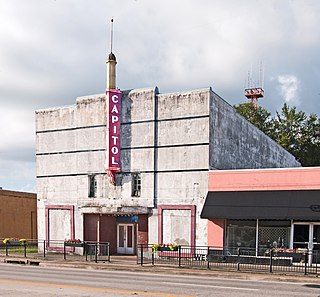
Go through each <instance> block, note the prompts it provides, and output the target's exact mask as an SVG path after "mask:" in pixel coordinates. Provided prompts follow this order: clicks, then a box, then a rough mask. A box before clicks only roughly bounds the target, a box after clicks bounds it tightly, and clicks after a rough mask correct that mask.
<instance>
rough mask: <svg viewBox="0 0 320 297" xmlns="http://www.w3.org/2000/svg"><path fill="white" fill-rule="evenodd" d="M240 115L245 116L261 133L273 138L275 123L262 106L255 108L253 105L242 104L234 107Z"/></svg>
mask: <svg viewBox="0 0 320 297" xmlns="http://www.w3.org/2000/svg"><path fill="white" fill-rule="evenodd" d="M234 108H235V109H236V110H237V112H238V113H240V114H241V115H242V116H244V117H245V118H246V119H247V120H248V121H249V122H251V123H252V124H253V125H255V126H256V127H257V128H259V129H260V130H261V131H263V132H264V133H266V134H267V135H269V136H271V135H272V132H273V129H272V127H273V122H272V118H271V113H270V112H268V111H267V110H266V109H264V108H262V107H261V106H255V105H254V104H252V103H250V102H249V103H242V104H239V105H236V106H234Z"/></svg>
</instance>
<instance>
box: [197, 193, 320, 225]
mask: <svg viewBox="0 0 320 297" xmlns="http://www.w3.org/2000/svg"><path fill="white" fill-rule="evenodd" d="M201 218H204V219H242V220H245V219H246V220H248V219H268V220H279V219H281V220H283V219H293V220H315V221H316V220H320V190H299V191H298V190H297V191H250V192H249V191H244V192H208V195H207V197H206V201H205V204H204V206H203V209H202V212H201Z"/></svg>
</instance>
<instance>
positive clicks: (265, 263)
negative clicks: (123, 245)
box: [137, 245, 320, 275]
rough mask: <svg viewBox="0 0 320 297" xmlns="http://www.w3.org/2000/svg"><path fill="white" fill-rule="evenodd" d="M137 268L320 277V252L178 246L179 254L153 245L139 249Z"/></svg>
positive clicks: (139, 246) (177, 251) (176, 251)
mask: <svg viewBox="0 0 320 297" xmlns="http://www.w3.org/2000/svg"><path fill="white" fill-rule="evenodd" d="M137 264H140V265H146V264H152V265H165V266H169V265H170V266H178V267H190V268H207V269H225V270H237V271H245V270H259V271H264V272H270V273H271V272H285V273H303V274H305V275H307V274H318V273H319V270H320V251H316V250H314V251H311V250H304V251H290V252H289V251H279V249H268V250H265V251H264V253H261V251H257V250H256V249H250V248H228V249H222V248H219V247H190V246H177V248H176V250H170V249H167V250H155V249H154V248H153V245H138V253H137Z"/></svg>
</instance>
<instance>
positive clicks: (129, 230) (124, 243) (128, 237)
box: [117, 224, 134, 255]
mask: <svg viewBox="0 0 320 297" xmlns="http://www.w3.org/2000/svg"><path fill="white" fill-rule="evenodd" d="M117 235H118V240H117V253H118V254H129V255H130V254H131V255H132V254H133V253H134V225H133V224H118V231H117Z"/></svg>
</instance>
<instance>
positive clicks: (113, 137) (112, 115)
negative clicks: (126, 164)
mask: <svg viewBox="0 0 320 297" xmlns="http://www.w3.org/2000/svg"><path fill="white" fill-rule="evenodd" d="M106 95H107V98H108V105H109V107H108V112H109V113H108V115H109V119H108V130H109V166H108V167H109V168H108V169H109V170H110V171H111V172H116V171H120V169H121V167H120V111H121V92H120V91H117V90H107V92H106Z"/></svg>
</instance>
